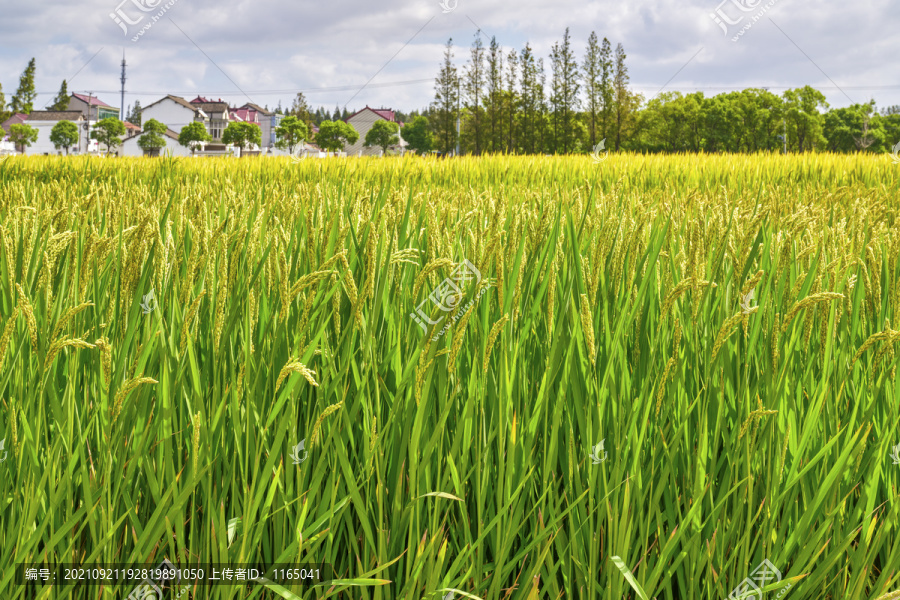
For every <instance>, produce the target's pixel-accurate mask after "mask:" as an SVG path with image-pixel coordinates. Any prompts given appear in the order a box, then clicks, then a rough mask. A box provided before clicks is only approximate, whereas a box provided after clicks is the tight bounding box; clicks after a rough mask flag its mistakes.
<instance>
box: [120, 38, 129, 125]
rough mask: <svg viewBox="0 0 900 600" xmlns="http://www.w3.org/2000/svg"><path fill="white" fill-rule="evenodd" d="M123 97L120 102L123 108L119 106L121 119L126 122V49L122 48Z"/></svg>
mask: <svg viewBox="0 0 900 600" xmlns="http://www.w3.org/2000/svg"><path fill="white" fill-rule="evenodd" d="M120 81H121V82H122V99H121V102H120V106H121V108H119V120H120V121H122V122H123V123H124V122H125V118H126V117H127V115H126V114H125V51H124V50H122V79H121V80H120Z"/></svg>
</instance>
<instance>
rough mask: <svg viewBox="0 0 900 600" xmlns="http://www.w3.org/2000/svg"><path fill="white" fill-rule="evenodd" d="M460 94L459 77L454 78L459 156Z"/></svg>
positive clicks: (457, 150) (457, 152)
mask: <svg viewBox="0 0 900 600" xmlns="http://www.w3.org/2000/svg"><path fill="white" fill-rule="evenodd" d="M461 97H462V96H461V94H460V78H459V77H457V78H456V156H459V108H460V106H459V101H460V98H461Z"/></svg>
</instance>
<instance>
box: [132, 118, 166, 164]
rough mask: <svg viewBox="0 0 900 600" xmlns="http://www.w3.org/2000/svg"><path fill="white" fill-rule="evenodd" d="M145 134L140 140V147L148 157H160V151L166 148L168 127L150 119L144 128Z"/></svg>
mask: <svg viewBox="0 0 900 600" xmlns="http://www.w3.org/2000/svg"><path fill="white" fill-rule="evenodd" d="M143 129H144V133H143V135H141V137H140V138H138V142H137V143H138V146H139V147H140V148H141V149H142V150H143V151H144V154H145V155H147V156H159V152H160V150H162V149H163V148H165V147H166V138H165V137H164V136H165V133H166V130H167V129H168V127H166V125H165V124H164V123H160V122H159V121H157V120H156V119H150V120H149V121H147V122H146V123H144V126H143Z"/></svg>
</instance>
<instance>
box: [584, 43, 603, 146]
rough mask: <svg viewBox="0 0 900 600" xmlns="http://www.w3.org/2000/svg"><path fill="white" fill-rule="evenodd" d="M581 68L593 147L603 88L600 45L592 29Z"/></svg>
mask: <svg viewBox="0 0 900 600" xmlns="http://www.w3.org/2000/svg"><path fill="white" fill-rule="evenodd" d="M581 70H582V72H583V73H584V92H585V95H586V96H587V106H585V108H586V109H587V112H586V113H585V117H586V119H587V122H588V134H589V135H590V139H591V147H592V148H593V147H594V146H596V145H597V128H598V126H599V118H600V110H601V108H602V106H603V94H602V92H603V89H602V87H601V77H602V71H603V65H602V60H601V54H600V46H599V45H598V43H597V34H596V33H595V32H593V31H592V32H591V35H590V36H589V37H588V45H587V51H586V52H585V53H584V62H583V63H582V64H581Z"/></svg>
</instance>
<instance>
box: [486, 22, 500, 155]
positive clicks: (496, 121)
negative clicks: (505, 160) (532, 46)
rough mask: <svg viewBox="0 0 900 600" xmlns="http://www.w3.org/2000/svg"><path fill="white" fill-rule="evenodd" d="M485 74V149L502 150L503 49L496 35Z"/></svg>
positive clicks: (488, 56)
mask: <svg viewBox="0 0 900 600" xmlns="http://www.w3.org/2000/svg"><path fill="white" fill-rule="evenodd" d="M485 76H486V80H487V90H486V94H485V97H484V100H483V105H484V109H485V130H486V131H485V149H486V150H487V151H489V152H500V150H501V149H502V147H503V50H502V48H500V44H498V43H497V38H496V37H492V38H491V45H490V49H489V50H488V53H487V67H486V72H485Z"/></svg>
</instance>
